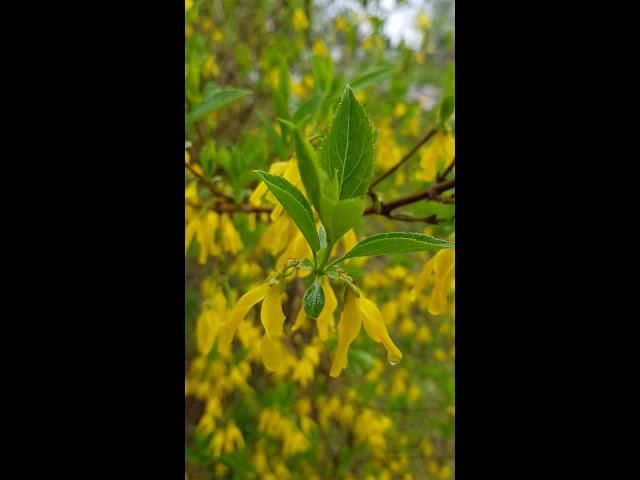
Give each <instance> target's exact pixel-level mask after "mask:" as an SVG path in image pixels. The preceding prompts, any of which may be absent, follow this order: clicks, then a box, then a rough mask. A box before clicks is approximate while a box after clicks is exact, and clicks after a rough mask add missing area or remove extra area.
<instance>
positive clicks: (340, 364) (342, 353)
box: [329, 291, 362, 377]
mask: <svg viewBox="0 0 640 480" xmlns="http://www.w3.org/2000/svg"><path fill="white" fill-rule="evenodd" d="M361 324H362V314H361V313H360V308H359V305H358V297H356V295H355V294H354V293H353V292H351V291H347V298H346V301H345V305H344V309H343V310H342V313H341V314H340V322H339V323H338V350H337V351H336V355H335V357H334V359H333V363H332V364H331V371H330V372H329V374H330V375H331V376H332V377H337V376H338V375H340V372H341V371H342V370H343V369H345V368H346V367H347V353H348V352H349V345H351V343H352V342H353V341H354V340H355V339H356V337H357V336H358V332H359V331H360V325H361Z"/></svg>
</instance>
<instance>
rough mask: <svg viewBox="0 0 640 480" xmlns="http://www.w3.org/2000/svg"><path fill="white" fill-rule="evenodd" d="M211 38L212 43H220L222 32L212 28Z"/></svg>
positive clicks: (222, 36)
mask: <svg viewBox="0 0 640 480" xmlns="http://www.w3.org/2000/svg"><path fill="white" fill-rule="evenodd" d="M211 40H212V41H213V43H222V42H223V41H224V34H223V33H222V32H221V31H220V30H218V29H217V28H214V29H213V32H211Z"/></svg>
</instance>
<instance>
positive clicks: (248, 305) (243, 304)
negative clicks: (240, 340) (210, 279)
mask: <svg viewBox="0 0 640 480" xmlns="http://www.w3.org/2000/svg"><path fill="white" fill-rule="evenodd" d="M269 288H270V287H269V283H268V282H267V283H263V284H261V285H259V286H257V287H255V288H252V289H251V290H249V291H248V292H247V293H245V294H244V295H243V296H242V297H240V300H238V303H237V304H236V306H235V307H234V308H233V310H232V311H231V315H230V318H229V321H228V322H227V323H225V324H224V325H222V327H221V328H220V332H219V334H218V350H219V351H220V352H223V353H225V352H226V353H228V352H229V351H230V349H231V341H232V340H233V336H234V335H235V333H236V331H237V330H238V326H239V325H240V322H241V321H242V319H243V318H244V317H245V315H246V314H247V313H249V310H251V309H252V308H253V306H254V305H255V304H256V303H258V302H259V301H260V300H262V299H263V298H264V297H265V296H266V295H267V292H268V291H269Z"/></svg>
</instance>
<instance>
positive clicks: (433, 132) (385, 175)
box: [369, 128, 438, 192]
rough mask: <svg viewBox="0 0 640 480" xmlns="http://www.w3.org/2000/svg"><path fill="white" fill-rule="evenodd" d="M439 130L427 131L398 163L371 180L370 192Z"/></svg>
mask: <svg viewBox="0 0 640 480" xmlns="http://www.w3.org/2000/svg"><path fill="white" fill-rule="evenodd" d="M437 131H438V130H437V129H436V128H433V129H431V131H429V133H427V134H426V135H425V136H424V138H423V139H422V140H420V141H419V142H418V143H416V145H415V146H414V147H413V148H412V149H411V150H409V151H408V152H407V153H406V154H405V156H404V157H402V158H401V159H400V161H399V162H398V163H396V164H395V165H394V166H393V167H391V168H390V169H389V170H387V171H386V172H385V173H383V174H382V175H380V176H379V177H378V178H377V179H376V180H374V181H373V182H371V184H370V185H369V192H372V190H373V187H375V186H376V185H378V184H379V183H380V182H381V181H383V180H384V179H385V178H387V177H388V176H389V175H391V174H392V173H393V172H395V171H396V170H397V169H399V168H400V167H401V166H402V165H403V164H404V163H405V162H406V161H407V160H409V159H410V158H411V157H412V156H413V154H414V153H416V152H417V151H418V149H419V148H420V147H421V146H423V145H424V144H425V143H427V142H428V141H429V140H430V139H431V137H433V136H434V135H435V134H436V132H437Z"/></svg>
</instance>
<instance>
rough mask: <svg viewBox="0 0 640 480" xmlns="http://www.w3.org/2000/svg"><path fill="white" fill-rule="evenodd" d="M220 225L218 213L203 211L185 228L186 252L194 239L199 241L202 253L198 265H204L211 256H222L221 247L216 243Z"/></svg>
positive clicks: (189, 221)
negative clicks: (216, 234)
mask: <svg viewBox="0 0 640 480" xmlns="http://www.w3.org/2000/svg"><path fill="white" fill-rule="evenodd" d="M219 224H220V217H219V215H218V214H217V213H216V212H211V211H203V212H200V213H199V214H197V215H194V216H193V218H191V219H190V220H188V222H187V225H186V227H185V252H187V251H188V250H189V246H190V245H191V242H192V241H193V239H194V237H195V238H197V240H198V245H199V246H200V252H199V255H198V263H200V264H201V265H204V264H205V263H206V262H207V258H208V257H209V256H216V255H219V254H220V247H219V246H218V245H217V244H216V243H215V233H216V230H217V229H218V226H219Z"/></svg>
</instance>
